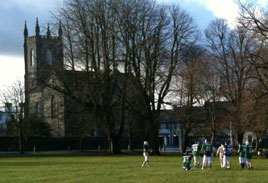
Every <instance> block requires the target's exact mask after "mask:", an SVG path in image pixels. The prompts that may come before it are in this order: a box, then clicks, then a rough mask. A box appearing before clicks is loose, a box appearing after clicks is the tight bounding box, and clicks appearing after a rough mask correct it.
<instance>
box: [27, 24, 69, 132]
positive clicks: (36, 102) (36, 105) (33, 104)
mask: <svg viewBox="0 0 268 183" xmlns="http://www.w3.org/2000/svg"><path fill="white" fill-rule="evenodd" d="M24 61H25V76H24V77H25V78H24V79H25V116H31V115H34V116H36V117H38V118H42V119H44V120H45V121H46V122H47V123H49V124H50V126H51V128H52V129H53V131H52V135H53V136H55V137H61V136H64V135H65V123H64V117H65V116H64V97H63V95H62V94H61V93H59V92H56V91H55V90H52V89H50V88H48V87H46V86H45V85H44V83H43V82H42V81H45V80H48V79H50V75H51V73H50V72H49V70H51V69H52V68H53V67H62V68H63V41H62V28H61V25H60V26H59V29H58V36H57V37H54V36H52V35H51V33H50V28H49V25H48V27H47V33H46V35H45V36H44V35H40V27H39V24H38V19H37V20H36V26H35V35H34V36H29V35H28V29H27V25H26V22H25V27H24Z"/></svg>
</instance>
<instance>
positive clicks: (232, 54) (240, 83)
mask: <svg viewBox="0 0 268 183" xmlns="http://www.w3.org/2000/svg"><path fill="white" fill-rule="evenodd" d="M205 34H206V38H207V42H208V48H209V51H210V54H211V55H213V57H214V59H215V61H216V62H217V69H218V71H219V73H220V76H221V90H222V94H223V96H224V97H225V98H226V99H227V100H228V101H229V102H230V104H232V106H231V115H232V121H230V131H231V132H230V135H231V137H230V138H231V140H232V131H233V130H235V132H236V134H237V136H238V140H239V141H241V140H242V138H243V134H244V128H243V127H244V125H243V121H242V115H241V114H242V111H241V106H242V103H243V101H244V99H245V92H246V91H247V88H248V86H249V85H248V84H249V82H250V74H251V71H252V67H251V65H250V64H249V59H250V54H251V52H253V50H254V41H255V40H254V39H252V36H251V34H250V32H249V31H247V30H246V29H244V28H243V27H239V26H238V27H237V28H236V29H234V30H232V31H231V30H230V29H229V28H228V25H227V23H226V21H225V20H222V19H216V20H215V21H213V22H212V23H211V24H210V26H209V28H208V29H207V30H206V32H205Z"/></svg>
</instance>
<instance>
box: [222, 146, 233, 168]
mask: <svg viewBox="0 0 268 183" xmlns="http://www.w3.org/2000/svg"><path fill="white" fill-rule="evenodd" d="M232 152H233V147H232V145H231V144H230V143H228V144H227V143H225V147H224V156H223V163H224V168H225V169H231V155H232Z"/></svg>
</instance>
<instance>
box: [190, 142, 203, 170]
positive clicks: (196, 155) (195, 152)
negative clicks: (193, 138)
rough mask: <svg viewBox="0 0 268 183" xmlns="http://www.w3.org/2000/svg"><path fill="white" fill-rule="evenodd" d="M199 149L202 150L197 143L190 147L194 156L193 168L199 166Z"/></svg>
mask: <svg viewBox="0 0 268 183" xmlns="http://www.w3.org/2000/svg"><path fill="white" fill-rule="evenodd" d="M201 148H202V146H201V145H200V144H199V142H198V143H195V144H193V145H192V153H193V156H194V166H195V167H199V165H200V156H199V152H200V150H201Z"/></svg>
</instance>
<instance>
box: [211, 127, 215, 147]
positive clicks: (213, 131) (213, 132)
mask: <svg viewBox="0 0 268 183" xmlns="http://www.w3.org/2000/svg"><path fill="white" fill-rule="evenodd" d="M215 134H216V133H215V130H212V133H211V144H215Z"/></svg>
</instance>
